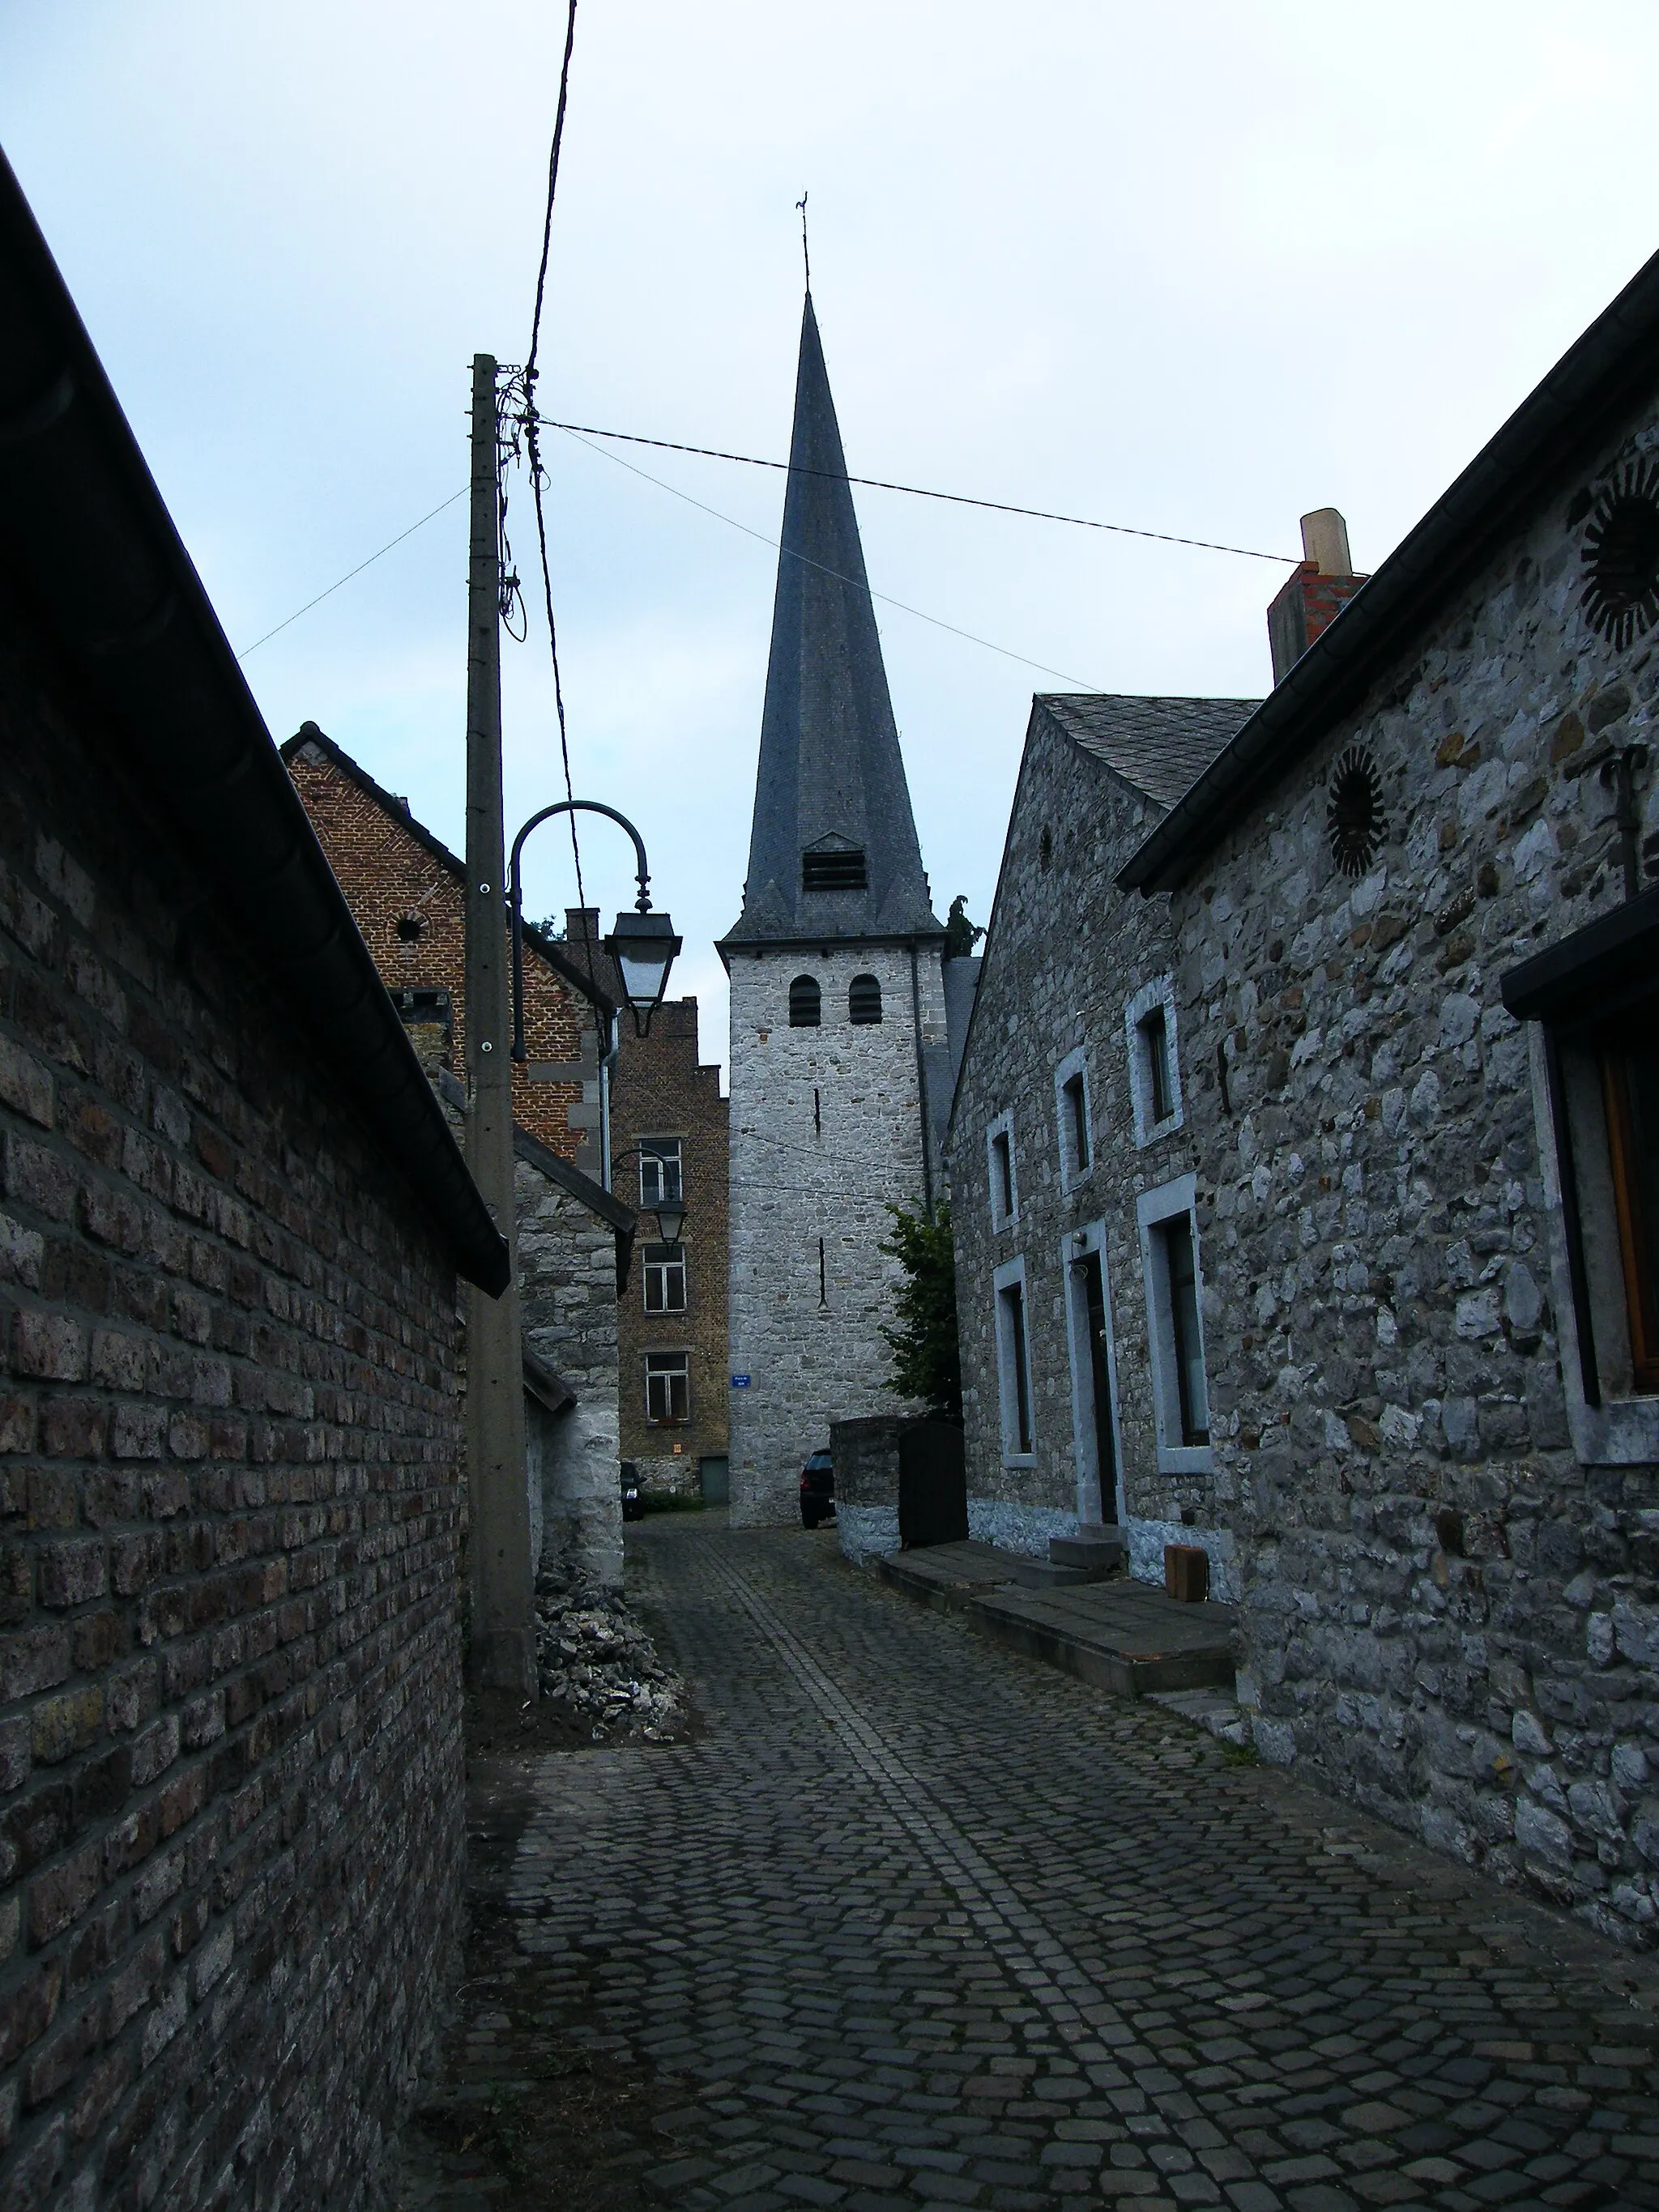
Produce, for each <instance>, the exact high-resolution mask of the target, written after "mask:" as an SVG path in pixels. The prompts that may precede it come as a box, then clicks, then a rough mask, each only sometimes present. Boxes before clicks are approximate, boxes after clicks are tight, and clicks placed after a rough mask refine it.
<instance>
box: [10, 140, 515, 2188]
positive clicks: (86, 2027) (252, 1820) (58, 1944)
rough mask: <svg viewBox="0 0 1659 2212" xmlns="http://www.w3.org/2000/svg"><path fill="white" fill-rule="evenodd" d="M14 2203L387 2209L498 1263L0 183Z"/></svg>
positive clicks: (76, 330) (414, 2025) (461, 1836)
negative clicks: (478, 1399) (465, 1314)
mask: <svg viewBox="0 0 1659 2212" xmlns="http://www.w3.org/2000/svg"><path fill="white" fill-rule="evenodd" d="M0 289H3V290H4V295H5V297H6V301H7V313H6V314H5V316H4V317H3V318H0V421H3V422H5V423H6V425H7V429H8V435H7V437H6V439H5V441H3V444H0V1554H3V1571H0V1574H3V1579H0V2197H3V2200H4V2202H5V2203H6V2204H7V2205H8V2206H14V2207H17V2208H19V2212H22V2208H25V2207H30V2208H33V2207H40V2208H52V2212H58V2208H61V2212H69V2208H70V2207H71V2206H73V2207H82V2206H92V2205H97V2206H99V2207H100V2208H110V2212H115V2208H125V2207H136V2206H138V2205H149V2204H161V2203H167V2204H177V2203H192V2204H197V2205H201V2206H204V2207H207V2206H216V2207H225V2208H228V2207H233V2206H234V2207H243V2206H252V2205H253V2204H256V2203H259V2204H275V2203H283V2204H284V2205H288V2206H292V2207H295V2208H302V2209H303V2212H321V2208H323V2207H324V2206H327V2207H330V2208H336V2207H339V2208H356V2207H358V2206H362V2205H364V2204H366V2203H368V2202H369V2201H370V2199H371V2198H372V2197H374V2194H375V2192H376V2191H377V2190H378V2188H379V2185H380V2179H379V2174H378V2168H379V2166H380V2160H381V2158H382V2155H383V2153H384V2151H385V2148H386V2140H387V2136H388V2133H389V2131H390V2130H392V2128H393V2127H394V2126H395V2125H396V2124H397V2122H398V2119H399V2118H400V2116H401V2113H402V2112H403V2111H404V2107H405V2106H406V2103H407V2100H408V2099H409V2096H410V2091H411V2088H412V2085H413V2081H414V2078H415V2075H416V2068H417V2067H418V2065H419V2063H421V2060H422V2056H423V2052H424V2049H425V2046H426V2044H427V2041H428V2035H429V2033H430V2030H431V2027H432V2025H433V2023H434V2020H435V2011H436V2007H437V2003H438V2000H439V1997H440V1995H441V1977H442V1974H443V1972H444V1969H445V1966H446V1964H447V1958H448V1956H449V1954H450V1950H451V1947H452V1945H453V1941H454V1938H455V1936H456V1932H457V1918H458V1913H459V1901H460V1886H461V1877H462V1870H463V1863H464V1853H465V1826H464V1818H463V1806H464V1796H463V1779H464V1778H463V1765H462V1748H461V1630H460V1607H459V1586H458V1577H457V1562H458V1550H459V1527H460V1517H461V1480H460V1470H459V1423H458V1408H457V1396H456V1367H457V1357H458V1328H457V1318H456V1314H457V1299H456V1274H457V1267H458V1265H459V1267H461V1268H462V1269H463V1270H464V1271H465V1272H466V1273H468V1274H470V1275H471V1277H472V1279H474V1280H475V1281H477V1282H479V1283H480V1284H481V1285H483V1286H484V1287H485V1288H487V1289H499V1288H500V1287H501V1282H502V1279H503V1271H504V1267H505V1254H504V1248H503V1246H502V1243H501V1239H500V1237H498V1236H497V1235H496V1233H495V1230H494V1228H493V1226H492V1225H491V1224H490V1222H489V1216H488V1213H487V1212H486V1210H485V1209H484V1207H483V1201H482V1200H481V1199H480V1197H479V1196H478V1194H477V1191H476V1189H474V1188H473V1186H472V1185H471V1181H470V1179H469V1178H468V1177H467V1176H466V1174H465V1167H464V1164H462V1162H461V1159H460V1156H459V1152H458V1151H457V1150H456V1148H455V1146H454V1143H453V1139H452V1137H451V1136H450V1134H449V1132H448V1130H447V1127H446V1126H445V1124H444V1121H443V1118H442V1115H441V1110H440V1109H439V1107H438V1105H437V1102H436V1101H435V1099H434V1097H433V1096H432V1094H431V1091H430V1090H429V1087H428V1085H427V1084H426V1083H425V1081H424V1079H423V1078H422V1073H421V1070H420V1068H419V1066H418V1064H417V1063H416V1059H415V1057H414V1054H412V1053H411V1051H410V1047H409V1043H408V1041H407V1039H406V1037H405V1036H404V1033H403V1031H402V1029H401V1027H400V1025H399V1024H398V1020H397V1018H396V1016H395V1014H394V1012H393V1011H392V1007H391V1006H390V1005H389V1004H388V1002H387V1000H386V994H385V993H384V992H383V991H382V990H381V989H380V985H379V982H378V981H377V979H376V977H375V975H374V969H373V966H372V964H371V963H370V962H369V960H368V955H367V952H366V951H365V949H364V947H363V945H362V940H361V939H360V938H359V937H358V936H357V934H356V931H355V930H354V929H353V927H352V925H351V921H350V918H349V914H348V913H347V911H346V909H345V908H344V905H343V902H342V901H341V899H340V897H339V894H338V890H337V886H336V885H335V884H334V882H333V879H332V878H331V875H330V873H329V871H328V869H327V866H326V865H325V862H324V860H323V859H322V856H321V854H320V853H319V850H318V848H317V845H316V841H315V839H314V837H313V836H312V834H311V832H310V829H309V827H308V825H307V822H306V819H305V817H304V814H303V812H302V811H301V808H300V807H299V805H297V803H296V801H295V797H294V793H293V792H292V789H291V787H289V783H288V781H287V778H286V776H285V775H284V774H283V769H282V765H281V763H280V762H279V760H278V759H277V757H276V750H275V748H274V747H273V746H272V744H271V743H270V737H269V735H268V733H267V732H265V730H264V726H263V724H262V723H261V721H260V720H259V718H258V713H257V710H256V709H255V708H254V707H253V704H252V699H251V698H250V696H249V695H248V693H247V690H246V685H245V684H244V683H243V681H242V678H241V676H240V671H239V669H238V667H237V665H236V662H235V660H234V656H233V655H232V653H231V651H230V648H229V647H228V644H227V643H226V641H225V639H224V636H223V634H222V631H221V630H220V629H219V626H218V624H217V622H216V619H215V617H214V616H213V613H212V610H211V608H210V605H209V604H208V602H207V600H206V599H205V596H204V593H203V592H202V589H201V586H200V584H199V582H198V580H197V578H196V576H195V574H194V571H193V570H192V569H191V566H190V562H189V560H188V558H187V556H185V552H184V550H183V548H182V546H181V545H180V544H179V540H178V538H177V535H176V533H175V532H174V531H173V527H172V525H171V522H170V520H169V518H168V517H167V512H166V509H165V508H164V507H163V506H162V505H161V500H160V498H159V495H157V494H156V492H155V487H154V485H153V483H151V481H150V479H149V475H148V472H147V471H146V470H145V467H144V465H143V459H142V457H141V456H140V455H139V454H138V453H137V448H136V447H134V445H133V443H132V440H131V432H130V431H129V430H128V429H127V428H126V425H125V420H124V419H123V417H122V416H121V414H120V410H119V409H118V405H117V404H116V402H115V400H114V398H113V395H112V393H111V392H110V391H109V388H108V386H107V383H106V380H105V379H104V377H103V374H102V371H101V369H100V367H99V364H98V362H97V360H96V357H95V356H94V354H93V352H92V349H91V347H90V344H89V343H88V340H87V338H86V335H85V332H84V331H82V328H81V325H80V324H79V321H78V319H77V318H76V314H75V312H74V308H73V306H72V304H71V303H70V301H69V299H68V297H67V295H66V294H65V293H64V289H63V287H62V283H61V279H60V278H59V277H58V273H57V271H56V270H55V268H54V267H53V266H52V262H51V259H50V256H49V254H48V253H47V251H46V247H45V245H44V243H43V242H42V241H41V240H40V236H39V233H38V232H37V231H36V230H35V228H34V227H33V221H32V218H31V217H30V216H29V214H28V210H27V207H26V205H25V204H24V203H23V201H22V199H21V194H20V193H19V192H18V191H17V189H16V185H15V180H14V179H12V178H11V176H10V173H9V171H8V170H6V169H5V168H4V166H3V163H0Z"/></svg>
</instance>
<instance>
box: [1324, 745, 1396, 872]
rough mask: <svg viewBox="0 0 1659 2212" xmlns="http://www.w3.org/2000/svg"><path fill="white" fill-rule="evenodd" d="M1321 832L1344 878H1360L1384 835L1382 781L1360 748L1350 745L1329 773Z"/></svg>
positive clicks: (1374, 856)
mask: <svg viewBox="0 0 1659 2212" xmlns="http://www.w3.org/2000/svg"><path fill="white" fill-rule="evenodd" d="M1328 788H1329V800H1330V803H1329V805H1328V806H1327V807H1326V809H1325V832H1326V835H1327V836H1328V838H1329V839H1330V846H1331V858H1332V859H1333V860H1334V861H1335V862H1336V865H1337V866H1338V867H1339V868H1340V869H1341V871H1342V872H1343V874H1344V875H1345V876H1363V875H1364V872H1365V871H1366V869H1367V868H1368V867H1370V864H1371V862H1372V861H1373V860H1375V859H1376V855H1377V854H1378V853H1379V852H1380V851H1381V850H1382V847H1383V838H1384V836H1386V835H1387V832H1388V827H1389V823H1388V817H1387V815H1386V814H1385V813H1384V811H1383V779H1382V777H1381V776H1380V775H1378V774H1377V772H1376V762H1375V761H1374V760H1373V759H1372V758H1371V757H1370V753H1368V752H1367V751H1366V750H1365V748H1364V746H1363V745H1350V746H1349V747H1348V749H1347V750H1346V752H1345V753H1343V755H1342V757H1340V760H1339V761H1338V762H1337V763H1336V766H1335V767H1334V769H1332V771H1331V781H1330V784H1329V787H1328Z"/></svg>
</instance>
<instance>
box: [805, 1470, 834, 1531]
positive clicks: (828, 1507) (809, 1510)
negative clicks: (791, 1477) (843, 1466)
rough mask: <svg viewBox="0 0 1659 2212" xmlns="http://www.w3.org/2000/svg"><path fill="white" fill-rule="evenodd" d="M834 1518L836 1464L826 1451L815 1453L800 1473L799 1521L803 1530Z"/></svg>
mask: <svg viewBox="0 0 1659 2212" xmlns="http://www.w3.org/2000/svg"><path fill="white" fill-rule="evenodd" d="M835 1517H836V1462H834V1460H833V1459H831V1458H830V1456H829V1453H828V1452H827V1451H815V1452H814V1453H813V1455H812V1456H811V1459H809V1460H808V1461H807V1462H806V1464H805V1467H804V1468H802V1469H801V1471H800V1519H801V1526H802V1528H817V1526H818V1524H819V1522H823V1521H833V1520H834V1519H835Z"/></svg>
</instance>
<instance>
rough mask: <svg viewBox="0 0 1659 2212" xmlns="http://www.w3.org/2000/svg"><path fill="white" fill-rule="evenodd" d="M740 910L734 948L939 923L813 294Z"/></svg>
mask: <svg viewBox="0 0 1659 2212" xmlns="http://www.w3.org/2000/svg"><path fill="white" fill-rule="evenodd" d="M789 463H790V470H791V474H790V477H789V484H788V489H787V493H786V494H785V496H784V506H783V538H782V544H781V551H780V555H779V559H778V584H777V595H776V598H775V600H774V602H773V609H772V652H771V659H770V660H769V664H768V666H767V671H766V704H765V708H764V712H763V717H762V721H761V744H760V770H759V774H758V775H757V780H756V787H755V820H754V827H753V829H752V831H751V833H750V844H749V877H748V881H747V883H746V884H745V885H744V904H743V917H742V919H741V921H738V924H737V926H736V927H735V928H734V929H733V930H732V932H731V934H730V936H729V937H728V938H727V939H726V943H727V944H740V943H753V942H755V941H756V940H757V939H773V940H781V939H782V940H787V939H792V938H820V939H836V938H842V939H846V938H860V937H908V936H911V935H915V934H918V933H931V932H934V931H937V930H938V929H939V927H940V924H939V921H938V920H937V919H936V918H935V916H934V915H933V908H932V903H931V901H930V899H929V896H928V890H927V877H926V876H925V875H924V874H923V872H922V866H921V848H920V846H919V845H918V843H917V842H916V825H915V818H914V817H913V816H912V814H911V811H910V793H909V789H908V786H907V784H906V782H905V780H904V763H903V760H902V757H901V756H900V752H899V741H898V731H897V729H896V726H895V725H894V721H893V708H892V702H891V700H890V698H889V696H888V692H887V671H886V669H885V668H884V665H882V658H881V639H880V636H879V635H878V631H877V629H876V617H875V609H874V607H873V606H872V604H871V599H870V592H869V586H868V585H867V583H866V580H865V573H864V549H863V547H862V546H861V545H860V543H859V526H858V518H857V516H856V515H855V514H854V511H853V493H852V487H851V486H850V485H849V484H848V482H847V464H846V462H845V460H844V459H843V458H842V448H841V432H840V430H839V428H837V427H836V409H835V403H834V401H833V400H832V399H831V398H830V396H829V376H828V374H826V372H825V369H824V365H823V346H822V345H821V344H820V343H819V340H818V326H817V317H816V316H815V315H814V314H813V313H812V295H811V293H810V292H809V293H808V294H807V295H806V307H805V313H804V314H803V316H802V319H801V332H800V365H799V370H798V372H797V377H796V383H795V427H794V433H793V437H792V438H791V440H790V446H789Z"/></svg>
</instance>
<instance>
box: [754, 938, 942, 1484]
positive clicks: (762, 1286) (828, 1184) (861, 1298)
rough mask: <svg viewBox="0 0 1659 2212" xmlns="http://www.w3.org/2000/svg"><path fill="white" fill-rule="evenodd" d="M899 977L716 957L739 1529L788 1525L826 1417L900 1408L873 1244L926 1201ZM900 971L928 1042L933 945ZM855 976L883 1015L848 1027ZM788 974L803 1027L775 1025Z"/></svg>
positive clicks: (897, 952)
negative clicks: (726, 1097) (722, 1005)
mask: <svg viewBox="0 0 1659 2212" xmlns="http://www.w3.org/2000/svg"><path fill="white" fill-rule="evenodd" d="M911 973H912V971H911V958H910V952H909V949H908V946H905V945H836V946H835V947H834V949H833V950H829V949H820V948H818V947H816V946H815V947H813V948H811V950H810V951H801V950H799V949H790V948H787V947H786V948H781V949H780V948H778V947H775V946H763V947H758V948H757V947H750V946H746V945H744V946H734V947H733V949H732V959H731V974H732V1000H731V1006H732V1015H731V1019H732V1063H731V1065H732V1076H731V1084H732V1096H731V1140H732V1153H731V1157H732V1181H731V1194H732V1215H731V1239H732V1274H731V1306H730V1328H729V1344H728V1356H729V1358H730V1360H731V1364H732V1370H734V1371H735V1372H736V1373H738V1374H746V1375H748V1376H749V1377H750V1383H749V1387H748V1388H747V1389H734V1390H733V1391H732V1407H731V1459H732V1520H733V1521H734V1522H738V1523H740V1524H741V1523H745V1522H747V1523H757V1522H783V1521H788V1520H792V1519H793V1518H794V1517H795V1516H796V1514H797V1512H798V1510H799V1480H800V1469H801V1466H802V1464H803V1462H805V1458H806V1456H807V1455H808V1454H809V1453H810V1452H812V1451H816V1450H821V1449H823V1447H824V1446H825V1445H826V1444H827V1443H828V1440H829V1425H830V1423H831V1422H832V1421H837V1420H844V1419H851V1418H854V1417H855V1416H857V1415H860V1414H866V1413H896V1412H899V1411H902V1410H903V1408H902V1406H901V1405H900V1404H899V1403H897V1402H896V1400H895V1397H894V1394H893V1393H892V1391H891V1390H890V1389H889V1387H888V1377H889V1376H890V1373H891V1369H892V1362H891V1356H890V1353H889V1352H888V1349H887V1346H886V1344H885V1343H884V1340H883V1338H882V1335H881V1328H882V1326H883V1324H884V1323H890V1319H891V1311H890V1301H891V1293H892V1286H893V1284H894V1282H895V1280H896V1277H897V1273H898V1269H897V1262H896V1261H893V1260H891V1259H890V1258H888V1257H887V1256H886V1255H884V1254H883V1253H882V1252H881V1251H880V1250H878V1246H879V1245H880V1243H882V1241H883V1240H884V1238H885V1237H887V1236H889V1235H890V1231H891V1227H892V1224H891V1220H890V1216H889V1214H888V1212H887V1207H888V1206H889V1204H892V1205H896V1206H909V1207H912V1208H920V1207H921V1205H922V1203H923V1195H924V1189H925V1174H924V1159H923V1141H924V1140H923V1126H922V1114H921V1103H920V1097H919V1086H918V1079H917V1063H916V1031H915V1021H914V1019H913V1013H912V994H911ZM917 974H918V988H919V992H920V997H921V1024H922V1036H923V1042H925V1043H927V1044H928V1045H942V1044H943V1043H944V1042H945V1004H944V987H943V984H942V981H941V980H940V963H939V951H938V949H937V946H935V947H933V948H932V949H931V950H925V951H923V952H922V953H921V957H920V959H919V963H918V971H917ZM797 975H812V976H815V977H816V978H817V981H818V984H819V986H820V989H821V992H822V1002H823V1025H822V1026H821V1027H820V1028H817V1029H791V1028H790V1026H789V986H790V982H791V981H792V979H793V977H795V976H797ZM855 975H874V976H875V977H876V978H877V979H878V981H879V983H880V985H881V990H882V1003H883V1019H882V1020H881V1021H880V1022H879V1023H878V1024H870V1025H868V1026H860V1027H858V1028H854V1026H853V1025H852V1024H851V1022H850V1021H849V1019H848V987H849V985H850V984H851V982H852V980H853V978H854V976H855ZM929 1166H930V1167H931V1166H932V1163H931V1162H930V1163H929ZM820 1255H822V1264H821V1259H820Z"/></svg>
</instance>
